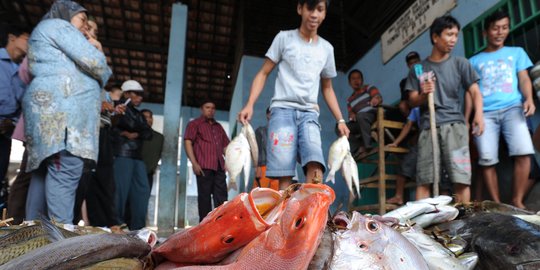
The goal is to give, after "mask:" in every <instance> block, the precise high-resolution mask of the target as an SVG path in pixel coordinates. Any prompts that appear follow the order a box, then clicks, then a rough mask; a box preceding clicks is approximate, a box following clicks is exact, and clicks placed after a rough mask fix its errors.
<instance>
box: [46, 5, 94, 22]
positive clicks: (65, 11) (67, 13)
mask: <svg viewBox="0 0 540 270" xmlns="http://www.w3.org/2000/svg"><path fill="white" fill-rule="evenodd" d="M81 12H86V9H85V8H84V7H83V6H81V5H79V4H78V3H76V2H73V1H70V0H56V1H55V2H54V3H53V4H52V6H51V9H50V10H49V12H47V14H45V16H43V18H42V19H41V20H46V19H62V20H65V21H68V22H71V18H73V16H75V15H77V14H78V13H81Z"/></svg>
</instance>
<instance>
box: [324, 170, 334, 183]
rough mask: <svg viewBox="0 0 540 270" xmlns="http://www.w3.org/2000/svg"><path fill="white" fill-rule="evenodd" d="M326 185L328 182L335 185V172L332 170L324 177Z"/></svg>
mask: <svg viewBox="0 0 540 270" xmlns="http://www.w3.org/2000/svg"><path fill="white" fill-rule="evenodd" d="M325 182H326V183H328V182H332V184H335V183H336V172H335V171H334V170H330V171H329V172H328V175H327V176H326V180H325Z"/></svg>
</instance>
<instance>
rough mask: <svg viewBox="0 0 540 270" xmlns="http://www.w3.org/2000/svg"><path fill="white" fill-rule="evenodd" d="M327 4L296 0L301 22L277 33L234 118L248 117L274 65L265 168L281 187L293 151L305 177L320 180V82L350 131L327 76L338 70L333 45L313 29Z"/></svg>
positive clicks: (287, 179)
mask: <svg viewBox="0 0 540 270" xmlns="http://www.w3.org/2000/svg"><path fill="white" fill-rule="evenodd" d="M326 10H327V2H326V1H324V0H299V1H298V5H297V11H298V15H300V16H301V17H302V23H301V25H300V27H299V28H298V29H294V30H289V31H281V32H280V33H278V34H277V35H276V37H275V38H274V41H273V42H272V45H271V46H270V49H268V52H267V53H266V59H265V61H264V64H263V66H262V68H261V70H260V71H259V72H258V73H257V75H256V76H255V78H254V80H253V84H252V86H251V90H250V95H249V99H248V101H247V103H246V105H245V107H244V108H243V109H242V110H241V111H240V113H239V114H238V120H239V121H240V122H242V123H243V124H246V123H247V122H248V121H249V120H251V117H252V116H253V106H254V104H255V102H256V101H257V98H258V97H259V95H260V94H261V92H262V90H263V87H264V84H265V82H266V78H267V77H268V75H269V74H270V72H271V71H272V70H273V69H274V67H275V66H276V65H277V66H278V74H277V79H276V86H275V92H274V97H273V98H272V102H271V104H270V109H271V116H270V120H269V123H268V133H267V134H268V135H267V145H266V153H267V157H266V158H267V171H266V174H267V176H268V177H270V178H279V180H280V189H285V188H286V187H288V186H289V185H290V184H291V181H292V177H293V176H294V172H295V168H296V160H297V157H299V161H300V163H301V164H302V167H303V168H304V172H306V180H307V182H308V183H311V182H318V181H320V180H322V174H323V173H324V171H325V165H324V164H325V161H324V157H323V153H322V148H321V135H320V129H321V127H320V124H319V121H318V116H319V105H318V104H317V97H318V92H319V87H320V86H321V85H322V87H321V91H322V94H323V97H324V99H325V101H326V103H327V105H328V107H329V109H330V111H331V112H332V114H333V115H334V117H335V118H336V120H337V121H338V123H339V124H338V129H339V133H340V134H341V135H344V136H348V135H349V129H348V128H347V126H346V125H345V120H344V119H343V117H342V115H341V111H340V109H339V104H338V102H337V99H336V96H335V93H334V89H333V87H332V80H331V78H333V77H335V76H336V75H337V73H336V67H335V62H334V48H333V47H332V45H331V44H330V43H329V42H328V41H326V40H324V39H323V38H322V37H320V36H318V35H317V29H318V28H319V26H320V24H321V23H322V22H323V20H324V18H325V17H326Z"/></svg>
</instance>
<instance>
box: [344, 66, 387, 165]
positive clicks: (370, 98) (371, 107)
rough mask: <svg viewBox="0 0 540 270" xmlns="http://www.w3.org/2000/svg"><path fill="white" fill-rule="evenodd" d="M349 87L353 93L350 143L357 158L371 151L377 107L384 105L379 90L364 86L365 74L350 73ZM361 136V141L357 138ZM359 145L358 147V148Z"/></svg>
mask: <svg viewBox="0 0 540 270" xmlns="http://www.w3.org/2000/svg"><path fill="white" fill-rule="evenodd" d="M349 85H350V86H351V88H352V90H353V93H352V95H351V96H350V97H349V98H347V110H348V112H349V123H348V125H347V126H348V128H349V129H350V131H351V135H352V136H350V137H349V142H350V144H351V145H352V146H353V147H352V149H351V150H353V151H354V152H353V157H354V158H356V157H358V156H359V155H361V154H362V153H364V152H366V151H368V150H369V148H370V146H371V124H373V122H374V121H375V119H376V118H377V108H376V107H377V106H379V105H380V104H382V102H383V100H382V96H381V94H380V93H379V89H377V87H375V86H373V85H368V84H364V74H362V72H361V71H360V70H358V69H355V70H353V71H351V72H349ZM358 134H359V135H360V140H358V139H356V137H357V136H358ZM357 145H358V147H356V146H357ZM354 149H356V150H354Z"/></svg>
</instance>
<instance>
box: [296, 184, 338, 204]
mask: <svg viewBox="0 0 540 270" xmlns="http://www.w3.org/2000/svg"><path fill="white" fill-rule="evenodd" d="M297 192H300V194H298V195H297V196H298V197H297V198H298V199H300V200H301V199H304V198H306V197H308V196H310V195H312V194H316V193H322V194H324V195H326V196H328V197H329V198H330V201H331V202H333V201H334V199H335V198H336V195H335V193H334V190H333V189H332V188H331V187H329V186H327V185H325V184H302V185H301V186H300V187H299V188H298V191H297Z"/></svg>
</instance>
